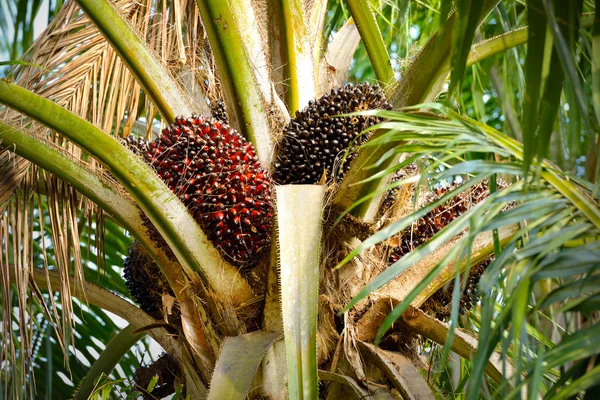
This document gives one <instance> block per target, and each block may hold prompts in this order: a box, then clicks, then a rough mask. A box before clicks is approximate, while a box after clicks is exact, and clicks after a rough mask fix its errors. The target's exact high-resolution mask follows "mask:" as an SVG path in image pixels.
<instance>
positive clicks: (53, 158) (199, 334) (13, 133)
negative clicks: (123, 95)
mask: <svg viewBox="0 0 600 400" xmlns="http://www.w3.org/2000/svg"><path fill="white" fill-rule="evenodd" d="M0 145H1V146H2V147H4V148H8V149H10V150H12V151H14V152H15V153H16V154H18V155H20V156H21V157H23V158H25V159H27V160H30V161H31V162H33V163H35V164H36V165H38V166H39V167H41V168H43V169H45V170H47V171H49V172H51V173H53V174H54V175H56V176H58V177H59V178H60V179H62V180H63V181H65V182H67V183H68V184H69V185H71V186H72V187H73V188H74V189H76V190H77V191H78V192H79V193H81V194H82V195H83V196H85V197H87V198H88V199H90V200H91V201H93V202H94V203H95V204H97V205H98V206H99V207H100V208H102V209H103V210H104V211H106V212H107V213H108V214H110V215H111V216H112V217H113V218H114V220H115V221H116V222H117V223H119V224H120V225H121V226H123V227H124V228H125V229H127V230H128V231H129V232H130V233H131V234H132V235H133V236H134V237H135V238H136V239H137V240H138V241H139V242H140V243H141V244H142V246H144V248H145V249H146V250H147V251H148V253H149V254H150V256H152V258H153V259H154V260H155V261H156V263H157V264H158V265H159V267H160V268H161V271H162V272H163V273H164V275H165V277H166V278H167V280H168V281H169V284H170V285H171V287H172V288H173V291H174V293H176V296H177V299H178V301H179V303H180V308H181V311H182V318H183V319H184V320H185V321H186V324H184V326H186V327H187V328H188V329H187V330H185V333H186V338H187V339H188V341H189V342H190V344H191V345H192V347H193V348H194V350H195V351H196V352H197V353H198V354H199V355H200V356H201V357H202V358H203V360H204V364H205V367H206V368H205V371H204V372H205V373H208V371H210V370H211V369H212V365H213V363H212V360H213V359H214V354H213V351H212V349H211V346H209V345H208V343H207V339H206V334H209V335H210V337H214V336H216V335H215V333H214V332H210V327H208V328H207V327H206V326H205V324H202V322H201V321H200V319H199V318H198V310H196V308H195V304H194V302H193V301H192V298H191V294H190V288H189V283H188V280H187V279H186V278H185V275H184V274H182V270H181V266H180V265H179V264H178V263H176V262H174V261H173V260H171V259H170V258H169V257H168V256H167V255H166V253H165V252H164V250H162V249H161V248H159V247H158V246H157V245H156V243H154V242H153V241H152V239H151V238H150V236H149V235H148V232H147V229H146V227H145V226H144V225H143V224H142V221H141V219H140V215H139V212H140V210H139V208H138V207H137V206H136V205H135V204H134V203H133V202H132V201H131V199H129V198H127V197H125V196H124V195H123V193H121V192H120V191H119V189H118V188H117V187H115V186H114V185H113V184H111V183H109V182H108V181H106V180H104V179H102V178H101V177H100V176H98V175H97V173H95V172H92V171H90V170H89V169H87V168H86V167H85V166H84V165H83V164H80V163H77V162H76V161H74V160H73V159H72V158H70V157H69V156H68V155H67V154H65V153H64V152H61V151H60V149H59V148H53V147H52V146H53V145H52V144H50V143H43V142H41V141H39V140H36V139H34V138H33V137H31V136H29V135H27V134H25V133H23V132H21V131H19V130H17V129H15V128H13V127H12V126H10V125H7V124H5V123H3V122H1V121H0ZM207 330H208V331H209V332H205V331H207ZM212 347H213V348H214V346H212ZM207 377H208V376H205V378H207Z"/></svg>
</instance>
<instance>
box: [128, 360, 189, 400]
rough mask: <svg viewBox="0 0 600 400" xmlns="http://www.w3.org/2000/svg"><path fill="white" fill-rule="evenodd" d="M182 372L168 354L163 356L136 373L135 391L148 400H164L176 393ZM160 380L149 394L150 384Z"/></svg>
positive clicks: (140, 368)
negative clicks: (177, 382)
mask: <svg viewBox="0 0 600 400" xmlns="http://www.w3.org/2000/svg"><path fill="white" fill-rule="evenodd" d="M179 373H180V370H179V366H178V365H177V363H176V362H175V361H174V360H173V359H172V358H171V356H169V355H168V354H167V353H164V354H163V355H161V356H160V357H159V358H158V359H157V360H156V361H154V362H153V363H152V364H150V365H148V366H146V367H141V366H140V367H139V368H138V369H137V370H136V371H135V389H136V390H139V391H140V392H142V397H143V398H144V400H146V399H152V400H154V399H163V398H165V397H167V396H169V395H171V394H173V393H175V381H176V379H177V376H178V375H179ZM154 377H156V378H158V380H157V381H156V384H155V385H154V388H153V389H152V392H150V393H148V392H147V391H146V389H147V388H148V386H149V384H150V382H151V381H152V379H154Z"/></svg>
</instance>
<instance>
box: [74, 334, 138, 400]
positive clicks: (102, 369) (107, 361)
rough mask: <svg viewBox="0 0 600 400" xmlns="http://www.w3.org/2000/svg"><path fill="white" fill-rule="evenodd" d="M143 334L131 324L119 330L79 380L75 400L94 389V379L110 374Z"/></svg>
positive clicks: (82, 399)
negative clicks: (80, 380) (81, 379)
mask: <svg viewBox="0 0 600 400" xmlns="http://www.w3.org/2000/svg"><path fill="white" fill-rule="evenodd" d="M144 336H146V334H145V333H143V332H136V328H135V326H133V325H129V326H127V327H125V328H124V329H123V330H122V331H121V332H119V333H118V334H117V335H116V336H115V337H114V338H113V339H112V340H111V341H110V343H108V345H106V348H105V349H104V351H103V352H102V354H100V357H98V358H97V359H96V361H94V363H93V364H92V366H91V368H90V370H89V371H88V373H87V374H86V375H85V378H84V379H83V381H82V382H81V385H80V386H79V389H78V390H77V392H76V393H75V400H87V399H88V398H89V396H90V395H91V394H92V392H93V391H94V389H95V386H96V385H95V383H96V379H98V378H99V377H100V376H102V375H103V374H104V375H108V374H110V372H111V371H112V370H113V368H114V367H115V366H116V365H117V364H118V363H119V361H120V360H121V358H123V356H125V354H126V353H127V352H128V351H129V349H130V348H131V347H133V345H134V344H136V343H137V342H138V341H139V340H140V339H141V338H143V337H144Z"/></svg>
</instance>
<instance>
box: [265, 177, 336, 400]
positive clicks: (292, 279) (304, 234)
mask: <svg viewBox="0 0 600 400" xmlns="http://www.w3.org/2000/svg"><path fill="white" fill-rule="evenodd" d="M276 190H277V224H278V225H277V226H278V234H279V254H280V265H281V266H280V272H281V309H282V315H283V331H284V333H285V346H286V357H287V366H288V391H289V397H290V399H307V400H308V399H316V398H317V384H318V380H317V336H316V335H317V309H318V300H319V263H320V258H319V257H320V254H319V253H320V248H321V234H322V229H321V224H322V212H323V202H324V197H325V187H324V186H318V185H284V186H276Z"/></svg>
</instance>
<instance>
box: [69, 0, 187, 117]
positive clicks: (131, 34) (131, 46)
mask: <svg viewBox="0 0 600 400" xmlns="http://www.w3.org/2000/svg"><path fill="white" fill-rule="evenodd" d="M77 2H78V3H79V5H80V6H81V8H82V9H83V11H85V13H86V14H87V15H88V17H89V18H90V19H91V20H92V21H93V22H94V24H96V26H97V27H98V29H99V30H100V32H102V34H103V35H104V36H105V37H106V39H107V40H108V41H109V42H110V44H111V45H112V47H113V48H114V49H115V50H116V51H117V52H118V53H119V55H120V56H121V60H123V62H124V63H125V64H126V65H127V66H128V67H129V70H130V71H131V72H132V73H133V74H134V75H135V77H136V79H137V81H138V82H139V84H140V85H141V86H142V87H143V88H144V92H145V93H146V94H147V95H148V96H149V97H150V98H151V99H152V102H153V103H154V104H155V105H156V107H157V108H158V110H159V112H160V114H161V115H162V116H163V118H164V119H165V120H166V121H167V122H169V123H171V122H173V121H175V117H176V116H177V115H186V116H189V115H191V113H192V108H191V104H190V99H189V98H188V96H187V94H186V93H185V92H184V91H183V90H181V88H180V87H179V86H178V84H177V83H176V82H175V80H174V79H173V78H172V77H171V75H170V74H169V73H168V72H167V70H166V69H165V68H164V66H163V65H162V64H160V62H159V61H158V60H160V58H158V57H156V56H155V55H154V54H152V53H151V51H150V50H149V48H148V46H147V45H146V43H144V42H143V41H142V39H141V38H140V37H139V36H138V34H137V33H136V32H135V31H134V30H133V29H132V28H131V26H130V25H129V24H128V23H127V21H125V19H123V17H122V16H121V14H120V13H119V12H118V11H117V10H116V9H115V7H114V6H113V4H112V3H111V2H110V1H108V0H77ZM150 118H151V117H150Z"/></svg>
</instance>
